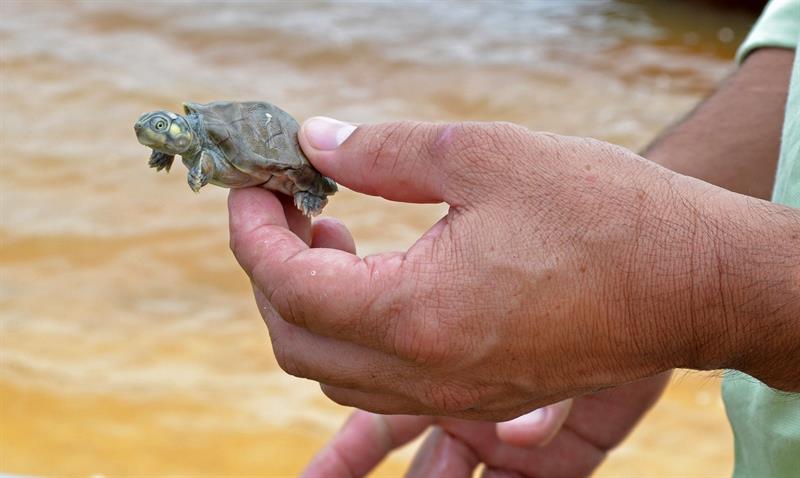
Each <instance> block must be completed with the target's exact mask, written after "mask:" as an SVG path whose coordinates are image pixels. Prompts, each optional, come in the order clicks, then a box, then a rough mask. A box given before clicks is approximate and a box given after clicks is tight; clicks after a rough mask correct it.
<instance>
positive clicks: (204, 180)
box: [187, 168, 208, 192]
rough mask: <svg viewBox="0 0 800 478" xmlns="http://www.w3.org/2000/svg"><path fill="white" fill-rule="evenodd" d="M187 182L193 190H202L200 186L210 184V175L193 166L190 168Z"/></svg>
mask: <svg viewBox="0 0 800 478" xmlns="http://www.w3.org/2000/svg"><path fill="white" fill-rule="evenodd" d="M187 182H188V183H189V187H190V188H191V189H192V191H194V192H200V188H202V187H203V186H205V185H206V184H208V175H207V174H205V173H203V171H202V170H201V169H200V168H192V169H190V170H189V176H188V178H187Z"/></svg>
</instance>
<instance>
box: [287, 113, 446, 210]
mask: <svg viewBox="0 0 800 478" xmlns="http://www.w3.org/2000/svg"><path fill="white" fill-rule="evenodd" d="M459 129H461V128H460V125H447V124H435V123H414V122H397V123H383V124H375V125H367V124H362V125H355V124H352V123H343V122H341V121H337V120H334V119H331V118H325V117H321V116H317V117H314V118H310V119H308V120H307V121H306V122H305V123H303V126H302V127H301V129H300V134H299V135H298V138H299V141H300V145H301V146H302V148H303V151H304V152H305V153H306V155H307V156H308V159H309V160H310V161H311V163H312V164H314V166H315V167H316V168H317V169H319V170H320V172H322V173H323V174H325V175H326V176H329V177H331V178H333V179H334V180H335V181H336V182H338V183H341V184H342V185H344V186H346V187H348V188H350V189H353V190H355V191H358V192H362V193H365V194H370V195H372V196H382V197H384V198H386V199H389V200H393V201H403V202H416V203H430V202H442V201H445V202H448V203H451V204H452V202H451V200H453V199H454V198H453V197H451V196H453V195H454V194H453V187H454V185H453V184H452V183H448V181H452V180H453V175H452V174H451V170H452V171H456V170H457V169H458V168H457V167H454V166H455V163H456V162H457V160H458V155H457V154H453V151H452V149H453V146H452V139H453V136H454V131H455V130H459Z"/></svg>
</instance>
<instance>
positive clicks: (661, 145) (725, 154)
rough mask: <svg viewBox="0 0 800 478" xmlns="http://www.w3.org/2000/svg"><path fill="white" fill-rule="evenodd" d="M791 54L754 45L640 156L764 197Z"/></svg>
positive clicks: (768, 190)
mask: <svg viewBox="0 0 800 478" xmlns="http://www.w3.org/2000/svg"><path fill="white" fill-rule="evenodd" d="M793 59H794V51H792V50H784V49H773V48H769V49H761V50H757V51H755V52H754V53H752V54H751V55H750V56H749V57H748V58H747V60H746V61H745V62H744V64H743V65H742V66H741V67H740V68H739V69H738V70H737V71H736V72H734V73H733V74H732V75H731V76H730V77H729V78H728V79H727V80H726V81H725V82H723V83H722V85H721V86H720V87H719V89H718V90H717V92H716V93H714V94H713V95H712V96H711V97H709V98H708V99H707V100H706V101H704V102H703V103H701V104H700V105H699V106H698V107H697V108H695V109H694V110H693V111H692V112H691V113H689V114H688V115H687V116H686V117H685V118H684V119H682V120H681V121H680V122H678V123H677V124H676V125H674V126H672V127H671V128H669V129H667V130H666V131H665V132H664V133H663V134H662V135H661V136H659V138H658V139H656V140H655V141H654V142H653V143H652V144H651V145H650V146H649V147H648V148H647V150H646V152H645V153H644V156H645V157H647V158H648V159H650V160H652V161H654V162H656V163H659V164H661V165H662V166H664V167H667V168H669V169H671V170H673V171H676V172H678V173H681V174H684V175H687V176H692V177H695V178H698V179H702V180H703V181H706V182H709V183H711V184H714V185H717V186H720V187H723V188H725V189H728V190H730V191H734V192H738V193H741V194H746V195H748V196H753V197H758V198H762V199H768V198H769V196H770V193H771V191H772V184H773V181H774V177H775V168H776V164H777V161H778V154H779V150H780V135H781V127H782V125H783V117H784V108H785V105H786V95H787V91H788V87H789V77H790V74H791V67H792V60H793Z"/></svg>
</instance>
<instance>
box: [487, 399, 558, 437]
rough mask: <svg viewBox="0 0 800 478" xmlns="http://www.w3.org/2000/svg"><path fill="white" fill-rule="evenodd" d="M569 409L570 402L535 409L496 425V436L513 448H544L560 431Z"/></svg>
mask: <svg viewBox="0 0 800 478" xmlns="http://www.w3.org/2000/svg"><path fill="white" fill-rule="evenodd" d="M571 408H572V400H562V401H560V402H558V403H554V404H552V405H548V406H546V407H542V408H537V409H536V410H533V411H532V412H529V413H526V414H525V415H522V416H520V417H517V418H515V419H513V420H509V421H506V422H501V423H498V424H497V436H498V438H500V439H501V440H502V441H503V442H505V443H508V444H509V445H513V446H518V447H534V446H544V445H546V444H547V443H549V442H550V440H552V439H553V437H554V436H555V435H556V434H557V433H558V431H559V430H560V429H561V426H562V425H563V424H564V421H565V420H566V419H567V416H568V415H569V412H570V409H571Z"/></svg>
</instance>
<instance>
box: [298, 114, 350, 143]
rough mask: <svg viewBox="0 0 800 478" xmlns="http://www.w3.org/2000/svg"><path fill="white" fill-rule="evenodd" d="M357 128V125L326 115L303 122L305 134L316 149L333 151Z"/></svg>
mask: <svg viewBox="0 0 800 478" xmlns="http://www.w3.org/2000/svg"><path fill="white" fill-rule="evenodd" d="M355 130H356V126H355V125H353V124H350V123H344V122H342V121H339V120H335V119H333V118H326V117H325V116H315V117H313V118H310V119H308V120H306V122H305V123H304V124H303V134H305V136H306V139H307V140H308V142H309V144H310V145H311V146H312V147H313V148H314V149H319V150H321V151H333V150H334V149H336V148H338V147H339V146H341V145H342V143H344V142H345V141H346V140H347V138H349V137H350V135H351V134H352V133H353V131H355Z"/></svg>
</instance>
